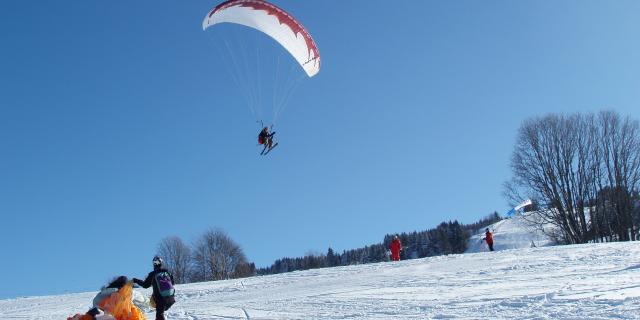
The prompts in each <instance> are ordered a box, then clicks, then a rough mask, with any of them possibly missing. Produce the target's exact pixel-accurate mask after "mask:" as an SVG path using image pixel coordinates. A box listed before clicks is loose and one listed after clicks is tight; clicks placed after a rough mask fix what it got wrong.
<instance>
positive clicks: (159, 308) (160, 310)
mask: <svg viewBox="0 0 640 320" xmlns="http://www.w3.org/2000/svg"><path fill="white" fill-rule="evenodd" d="M158 300H159V301H156V320H165V318H164V310H165V306H164V301H163V299H158Z"/></svg>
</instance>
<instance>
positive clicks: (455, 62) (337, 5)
mask: <svg viewBox="0 0 640 320" xmlns="http://www.w3.org/2000/svg"><path fill="white" fill-rule="evenodd" d="M274 2H275V3H276V4H278V5H279V6H281V7H282V8H284V9H285V10H287V11H288V12H290V13H291V14H293V15H294V16H296V17H297V18H298V19H299V20H300V21H301V22H302V23H303V24H304V25H305V26H306V27H307V29H308V30H309V31H310V32H311V34H312V35H313V37H314V39H315V40H316V42H317V44H318V47H319V49H320V54H321V56H322V69H321V71H320V73H319V74H318V75H317V76H316V77H314V78H312V79H305V81H302V82H301V84H300V86H299V87H298V89H297V90H296V91H295V93H294V95H293V96H292V98H291V100H290V102H289V104H288V106H287V109H286V111H285V112H284V113H283V114H282V116H281V117H280V118H279V123H278V128H277V131H278V137H279V141H280V146H279V147H278V148H277V149H275V150H274V151H273V152H272V153H271V154H269V155H268V157H266V158H265V157H260V156H258V153H259V151H260V149H259V148H258V147H257V146H256V135H257V127H256V124H255V123H254V119H253V117H252V115H251V114H250V112H249V111H248V108H247V106H246V104H245V102H244V100H243V98H242V95H240V93H239V92H238V89H237V87H236V86H235V84H234V83H233V81H231V80H230V77H229V73H228V72H227V71H226V69H225V68H226V66H228V64H229V62H228V61H224V59H219V58H217V57H216V53H215V51H214V50H212V45H211V42H212V38H211V37H210V36H208V35H207V32H203V31H202V27H201V23H202V19H203V18H204V16H205V14H206V13H207V12H208V10H210V9H211V8H212V7H213V6H215V5H216V4H217V2H216V1H202V0H198V1H158V0H154V1H150V0H144V1H143V0H140V1H124V0H118V1H54V0H48V1H31V0H3V1H0V40H1V43H0V217H1V223H0V226H1V230H0V254H1V256H2V259H0V274H2V275H3V280H2V283H3V284H2V286H1V287H0V298H6V297H16V296H25V295H43V294H57V293H63V292H78V291H89V290H96V289H98V288H99V287H100V286H101V285H103V283H104V282H105V281H106V280H107V279H108V278H110V277H112V276H115V275H119V274H124V275H128V276H136V277H143V276H144V275H146V273H147V272H148V271H150V268H151V258H152V257H153V255H154V253H155V251H156V246H157V244H158V242H159V241H160V240H161V239H162V238H164V237H167V236H172V235H176V236H179V237H181V238H182V239H183V240H185V241H186V242H187V243H190V242H191V241H193V240H194V239H195V238H196V237H197V236H198V235H200V234H201V233H202V232H204V231H205V230H207V229H208V228H211V227H219V228H222V229H224V230H226V231H227V232H228V233H229V235H230V236H231V237H232V238H233V239H234V240H236V241H237V242H238V243H239V244H240V245H241V246H242V248H243V249H244V251H245V253H246V255H247V257H248V258H249V260H251V261H253V262H255V263H256V264H257V266H258V267H263V266H267V265H269V264H270V263H272V262H273V261H274V260H275V259H277V258H280V257H283V256H290V257H294V256H301V255H304V254H306V253H308V252H325V251H326V250H327V248H328V247H329V246H331V247H332V248H333V249H335V250H337V251H342V250H344V249H351V248H357V247H361V246H364V245H368V244H372V243H378V242H380V241H382V239H383V236H384V235H385V234H387V233H394V232H404V231H414V230H423V229H427V228H431V227H434V226H435V225H436V224H437V223H439V222H441V221H443V220H449V219H458V220H459V221H461V222H463V223H469V222H473V221H475V220H477V219H479V218H481V217H482V216H484V215H486V214H489V213H491V212H493V211H496V210H497V211H498V212H505V211H506V210H508V206H507V203H506V201H505V199H504V198H503V197H502V195H501V193H502V186H501V185H502V183H503V182H504V181H505V180H507V179H508V178H509V177H510V169H509V159H510V156H511V152H512V148H513V144H514V141H515V136H516V132H517V129H518V127H519V125H520V123H521V121H522V120H524V119H526V118H527V117H531V116H537V115H544V114H546V113H549V112H593V111H598V110H601V109H604V108H607V109H613V110H616V111H618V112H620V113H621V114H623V115H630V116H632V117H634V118H636V119H638V118H640V107H639V101H640V77H639V76H638V75H640V59H639V52H640V40H639V39H640V19H638V13H640V2H637V1H615V2H609V1H371V0H369V1H359V0H354V1H328V0H323V1H314V2H312V1H284V0H281V1H274Z"/></svg>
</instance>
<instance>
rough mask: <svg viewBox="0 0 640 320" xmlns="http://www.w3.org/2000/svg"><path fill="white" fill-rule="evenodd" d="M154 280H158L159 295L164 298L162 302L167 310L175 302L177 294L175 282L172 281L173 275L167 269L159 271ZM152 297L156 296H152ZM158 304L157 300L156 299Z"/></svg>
mask: <svg viewBox="0 0 640 320" xmlns="http://www.w3.org/2000/svg"><path fill="white" fill-rule="evenodd" d="M153 281H155V282H156V285H157V288H158V295H159V297H158V298H160V299H162V304H163V305H164V307H165V310H168V309H169V307H171V306H172V305H173V304H174V303H175V302H176V299H175V294H176V289H175V288H174V287H173V282H171V276H170V275H169V272H167V271H161V272H158V273H157V274H156V275H155V276H154V277H153ZM152 298H154V297H153V296H152ZM154 302H156V304H157V301H154Z"/></svg>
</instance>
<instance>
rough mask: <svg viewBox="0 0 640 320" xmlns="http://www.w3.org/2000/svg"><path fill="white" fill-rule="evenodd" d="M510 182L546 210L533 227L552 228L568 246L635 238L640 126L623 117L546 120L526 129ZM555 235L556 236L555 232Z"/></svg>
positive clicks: (508, 187)
mask: <svg viewBox="0 0 640 320" xmlns="http://www.w3.org/2000/svg"><path fill="white" fill-rule="evenodd" d="M511 167H512V169H513V174H514V175H513V178H512V179H511V180H510V181H509V182H507V183H505V185H504V187H505V192H504V194H505V196H506V197H507V199H508V200H509V201H513V200H515V199H518V198H520V199H522V196H521V195H522V194H526V195H527V196H528V197H529V198H532V199H534V200H535V201H536V202H537V203H539V204H540V205H542V206H544V207H546V208H547V210H541V211H539V213H538V216H536V217H533V218H532V223H537V224H540V225H542V224H552V225H555V226H556V227H557V229H558V230H559V231H560V236H559V238H560V239H561V240H562V241H563V242H566V243H582V242H586V241H588V240H591V239H598V238H603V237H608V238H609V239H610V240H629V239H630V236H629V235H631V239H632V240H633V239H634V238H635V234H637V231H638V225H637V223H636V222H634V221H636V220H639V219H635V220H634V208H635V207H634V205H635V204H634V200H633V199H634V194H637V191H638V185H639V183H640V129H639V125H638V122H637V121H633V120H631V119H630V118H628V117H627V118H625V119H622V118H621V117H620V116H619V115H618V114H617V113H615V112H612V111H603V112H601V113H599V114H598V115H593V114H588V115H579V114H575V115H570V116H566V115H555V114H552V115H548V116H545V117H542V118H533V119H529V120H526V121H525V122H524V123H523V124H522V126H521V127H520V131H519V133H518V138H517V142H516V146H515V149H514V153H513V157H512V160H511ZM555 236H558V235H557V234H556V235H555Z"/></svg>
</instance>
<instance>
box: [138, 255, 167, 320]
mask: <svg viewBox="0 0 640 320" xmlns="http://www.w3.org/2000/svg"><path fill="white" fill-rule="evenodd" d="M133 282H135V283H136V284H138V285H140V286H141V287H143V288H149V287H151V286H153V294H152V295H151V305H152V306H153V305H154V304H155V307H156V320H165V318H164V312H165V311H166V310H169V308H170V307H171V306H172V305H173V304H174V303H175V302H176V300H175V297H174V295H175V289H174V288H173V275H172V274H171V273H170V272H169V271H168V270H167V269H165V268H164V267H163V261H162V258H160V257H158V256H155V257H153V271H151V272H149V274H148V275H147V278H146V279H145V280H144V281H142V280H140V279H136V278H133Z"/></svg>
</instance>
